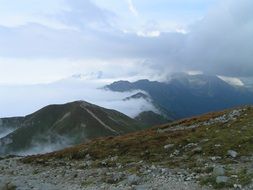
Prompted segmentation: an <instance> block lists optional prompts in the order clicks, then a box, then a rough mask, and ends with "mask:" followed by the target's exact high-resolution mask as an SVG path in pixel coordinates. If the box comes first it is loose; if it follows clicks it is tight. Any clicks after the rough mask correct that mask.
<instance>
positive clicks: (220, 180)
mask: <svg viewBox="0 0 253 190" xmlns="http://www.w3.org/2000/svg"><path fill="white" fill-rule="evenodd" d="M228 180H229V177H227V176H217V177H216V183H217V184H220V183H227V182H228Z"/></svg>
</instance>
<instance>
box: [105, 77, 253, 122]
mask: <svg viewBox="0 0 253 190" xmlns="http://www.w3.org/2000/svg"><path fill="white" fill-rule="evenodd" d="M105 88H107V89H109V90H112V91H118V92H125V91H132V90H137V89H139V90H143V91H145V92H147V93H148V94H149V96H150V97H151V98H152V100H153V102H154V103H155V104H156V105H157V106H158V107H162V108H164V109H165V110H167V111H169V112H170V113H171V112H172V113H173V114H174V117H175V118H177V119H179V118H185V117H189V116H193V115H199V114H203V113H207V112H211V111H218V110H222V109H226V108H230V107H235V106H239V105H246V104H252V103H253V93H252V92H251V91H249V90H248V89H246V88H244V87H235V86H232V85H230V84H228V83H226V82H225V81H223V80H221V79H220V78H218V77H217V76H208V75H187V74H175V75H173V76H172V77H171V78H170V80H169V81H167V82H157V81H149V80H139V81H136V82H132V83H131V82H128V81H118V82H114V83H112V84H110V85H107V86H106V87H105Z"/></svg>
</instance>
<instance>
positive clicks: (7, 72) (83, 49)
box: [0, 0, 253, 84]
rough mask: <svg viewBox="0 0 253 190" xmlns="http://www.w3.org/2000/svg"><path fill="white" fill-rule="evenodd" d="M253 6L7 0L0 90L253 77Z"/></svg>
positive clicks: (0, 6)
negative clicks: (192, 73)
mask: <svg viewBox="0 0 253 190" xmlns="http://www.w3.org/2000/svg"><path fill="white" fill-rule="evenodd" d="M252 36H253V1H252V0H240V1H238V0H205V1H203V0H155V1H151V0H120V1H119V0H107V1H104V0H54V1H52V0H43V1H40V0H22V1H20V0H10V1H6V0H0V84H10V83H11V84H31V83H32V84H34V83H43V82H52V81H55V80H58V79H61V78H65V77H67V76H71V75H72V74H75V73H85V74H89V73H94V72H100V73H101V75H100V77H101V78H106V79H110V78H112V79H113V78H143V77H146V76H151V77H152V76H153V77H155V76H161V75H165V74H166V73H167V72H173V71H188V70H200V71H204V72H209V73H211V74H219V75H225V76H252V75H253V64H252V61H253V53H252V52H253V38H252Z"/></svg>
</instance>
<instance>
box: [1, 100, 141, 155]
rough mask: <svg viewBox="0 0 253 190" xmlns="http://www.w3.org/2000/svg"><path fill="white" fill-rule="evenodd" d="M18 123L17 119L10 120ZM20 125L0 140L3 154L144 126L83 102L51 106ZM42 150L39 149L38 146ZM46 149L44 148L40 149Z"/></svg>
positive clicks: (111, 111)
mask: <svg viewBox="0 0 253 190" xmlns="http://www.w3.org/2000/svg"><path fill="white" fill-rule="evenodd" d="M9 122H13V123H15V119H11V118H10V119H9ZM19 122H20V123H19V124H20V125H19V126H20V127H19V128H18V129H17V130H16V131H14V132H12V133H10V134H9V135H7V136H6V137H3V138H2V139H0V144H1V147H0V153H1V154H6V153H12V152H20V151H26V150H29V149H31V148H34V147H40V146H42V147H43V146H49V150H48V151H50V149H51V148H52V149H59V148H62V147H64V146H65V147H66V146H67V145H69V144H77V143H80V142H83V141H85V140H89V139H91V138H95V137H101V136H114V135H119V134H124V133H128V132H133V131H136V130H138V129H141V127H140V125H139V124H138V123H137V122H136V121H135V120H133V119H131V118H129V117H128V116H126V115H124V114H122V113H119V112H117V111H115V110H109V109H105V108H102V107H99V106H96V105H93V104H90V103H87V102H84V101H77V102H72V103H68V104H64V105H50V106H47V107H45V108H43V109H41V110H39V111H37V112H35V113H33V114H31V115H28V116H26V117H24V118H19ZM38 149H39V148H38ZM41 149H42V151H43V148H41Z"/></svg>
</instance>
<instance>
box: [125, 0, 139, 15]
mask: <svg viewBox="0 0 253 190" xmlns="http://www.w3.org/2000/svg"><path fill="white" fill-rule="evenodd" d="M127 4H128V9H129V11H130V12H131V13H133V15H135V16H139V12H138V11H137V9H136V7H135V6H134V4H133V1H132V0H127Z"/></svg>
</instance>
